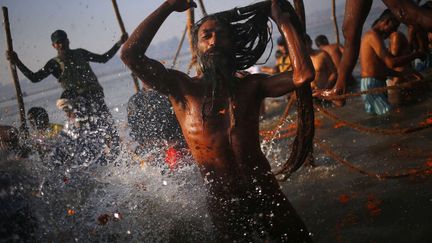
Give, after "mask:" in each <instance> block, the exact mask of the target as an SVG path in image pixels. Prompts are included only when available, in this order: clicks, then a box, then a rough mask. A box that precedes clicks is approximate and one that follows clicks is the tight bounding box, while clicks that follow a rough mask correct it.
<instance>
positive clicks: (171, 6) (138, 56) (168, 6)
mask: <svg viewBox="0 0 432 243" xmlns="http://www.w3.org/2000/svg"><path fill="white" fill-rule="evenodd" d="M190 7H196V4H195V3H194V2H192V1H191V2H190V3H188V0H167V1H165V2H164V3H163V4H162V5H161V6H160V7H159V8H158V9H156V10H155V11H154V12H153V13H151V14H150V15H149V16H148V17H147V18H146V19H144V20H143V21H142V22H141V23H140V24H139V25H138V27H137V28H136V29H135V30H134V32H133V33H132V35H131V36H130V37H129V39H128V40H127V41H126V42H125V44H124V45H123V48H122V53H121V59H122V60H123V62H124V63H125V64H126V65H127V66H128V67H129V68H130V69H131V70H132V72H133V73H135V74H136V75H137V76H138V77H139V78H140V79H141V80H142V81H143V82H145V83H146V84H148V85H150V86H151V87H152V88H154V89H157V90H159V91H164V90H167V88H169V87H165V86H164V84H163V81H165V82H166V81H168V80H169V79H168V78H167V77H166V75H167V74H168V71H167V70H166V69H165V67H164V66H163V65H162V64H161V63H160V62H158V61H156V60H153V59H150V58H148V57H147V56H146V55H145V52H146V51H147V48H148V47H149V45H150V43H151V41H152V40H153V37H154V36H155V34H156V32H157V31H158V30H159V28H160V26H161V25H162V23H163V22H164V21H165V20H166V18H167V17H168V16H169V15H170V14H171V13H172V12H174V11H176V12H183V11H186V10H187V9H189V8H190Z"/></svg>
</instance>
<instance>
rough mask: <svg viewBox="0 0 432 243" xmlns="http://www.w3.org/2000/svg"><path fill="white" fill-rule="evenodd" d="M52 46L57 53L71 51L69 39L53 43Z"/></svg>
mask: <svg viewBox="0 0 432 243" xmlns="http://www.w3.org/2000/svg"><path fill="white" fill-rule="evenodd" d="M52 46H53V47H54V49H56V50H57V51H64V50H67V49H69V39H64V40H59V41H56V42H54V43H52Z"/></svg>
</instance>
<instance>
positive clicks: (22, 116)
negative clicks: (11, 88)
mask: <svg viewBox="0 0 432 243" xmlns="http://www.w3.org/2000/svg"><path fill="white" fill-rule="evenodd" d="M2 10H3V23H4V29H5V32H6V43H7V50H8V52H13V44H12V35H11V31H10V24H9V14H8V9H7V7H2ZM9 66H10V70H11V74H12V79H13V82H14V85H15V91H16V97H17V101H18V108H19V115H20V122H21V124H20V130H21V131H22V132H24V133H23V134H24V136H26V135H27V134H28V129H27V125H26V116H25V107H24V100H23V96H22V92H21V86H20V83H19V80H18V74H17V70H16V66H15V64H14V63H12V61H10V62H9Z"/></svg>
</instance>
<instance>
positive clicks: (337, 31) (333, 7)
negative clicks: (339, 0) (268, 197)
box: [332, 0, 340, 45]
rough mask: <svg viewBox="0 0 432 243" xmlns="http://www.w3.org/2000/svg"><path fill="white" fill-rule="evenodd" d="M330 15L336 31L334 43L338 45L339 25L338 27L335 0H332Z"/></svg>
mask: <svg viewBox="0 0 432 243" xmlns="http://www.w3.org/2000/svg"><path fill="white" fill-rule="evenodd" d="M332 16H333V24H334V29H335V33H336V43H337V44H338V45H340V38H339V27H338V23H337V18H336V1H335V0H332Z"/></svg>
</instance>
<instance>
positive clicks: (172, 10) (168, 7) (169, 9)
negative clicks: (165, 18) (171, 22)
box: [161, 0, 174, 13]
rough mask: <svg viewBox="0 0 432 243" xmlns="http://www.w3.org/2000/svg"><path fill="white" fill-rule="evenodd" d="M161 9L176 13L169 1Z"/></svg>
mask: <svg viewBox="0 0 432 243" xmlns="http://www.w3.org/2000/svg"><path fill="white" fill-rule="evenodd" d="M161 8H164V9H166V10H168V11H170V13H172V12H174V6H173V5H172V4H171V3H170V2H169V1H168V0H166V1H165V2H163V3H162V5H161Z"/></svg>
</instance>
